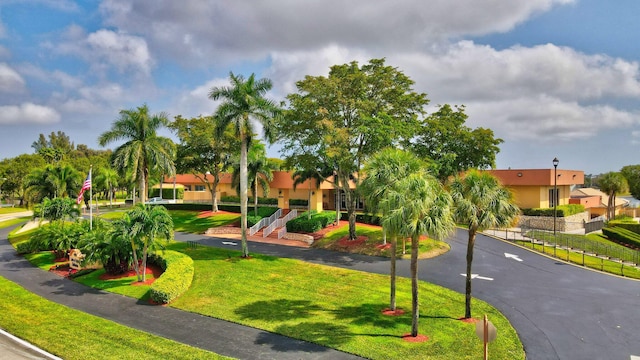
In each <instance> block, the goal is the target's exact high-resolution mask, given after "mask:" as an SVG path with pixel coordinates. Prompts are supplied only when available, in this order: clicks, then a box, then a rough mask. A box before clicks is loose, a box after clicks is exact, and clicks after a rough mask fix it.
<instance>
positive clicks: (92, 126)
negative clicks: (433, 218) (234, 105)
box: [0, 0, 640, 174]
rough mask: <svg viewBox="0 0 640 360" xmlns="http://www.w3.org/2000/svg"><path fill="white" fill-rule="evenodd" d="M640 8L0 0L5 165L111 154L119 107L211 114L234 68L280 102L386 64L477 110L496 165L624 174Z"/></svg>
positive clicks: (515, 1)
mask: <svg viewBox="0 0 640 360" xmlns="http://www.w3.org/2000/svg"><path fill="white" fill-rule="evenodd" d="M639 13H640V1H637V0H616V1H602V0H458V1H450V0H431V1H422V0H390V1H386V0H378V1H372V0H350V1H342V0H306V1H299V0H271V1H265V0H253V1H243V0H236V1H222V0H209V1H204V0H181V1H170V0H137V1H134V0H101V1H98V0H87V1H71V0H0V159H2V158H10V157H14V156H17V155H19V154H23V153H33V149H32V148H31V144H32V143H33V142H34V141H36V140H37V139H38V135H39V134H40V133H43V134H46V135H48V134H49V133H51V132H52V131H53V132H57V131H64V132H65V133H66V134H67V135H68V136H69V137H70V138H71V141H73V142H74V143H75V144H76V145H77V144H86V145H88V146H89V147H91V148H94V149H102V147H100V146H99V145H98V143H97V138H98V136H99V135H100V134H101V133H103V132H105V131H107V130H109V129H110V127H111V124H112V123H113V122H114V121H115V120H116V119H117V118H118V112H119V111H120V110H123V109H132V108H135V107H138V106H141V105H143V104H147V105H148V106H149V108H150V111H151V112H152V113H159V112H166V113H167V114H168V115H169V117H170V118H171V119H172V118H173V117H174V116H176V115H182V116H183V117H193V116H198V115H210V114H212V113H213V112H214V111H215V109H216V107H217V105H218V103H216V102H214V101H213V100H210V99H209V98H208V97H207V94H208V92H209V90H210V89H211V88H212V87H214V86H224V85H227V84H228V75H229V72H233V73H235V74H241V75H244V76H245V77H246V76H249V75H250V74H251V73H255V74H256V76H257V77H259V78H269V79H271V80H272V82H273V84H274V86H273V89H272V91H271V92H270V93H269V97H271V98H272V99H274V100H277V101H280V100H284V98H285V96H286V95H287V94H289V93H292V92H295V91H296V88H295V82H296V81H298V80H301V79H303V78H304V76H306V75H313V76H319V75H327V74H328V71H329V68H330V66H332V65H336V64H344V63H348V62H351V61H358V62H359V63H361V64H364V63H366V62H368V60H369V59H372V58H386V64H387V65H391V66H394V67H397V68H398V69H399V70H401V71H402V72H404V73H405V74H406V75H408V76H409V77H410V78H411V79H413V80H414V81H415V84H414V89H415V90H416V91H418V92H424V93H427V94H428V98H429V99H430V101H431V102H430V104H429V109H428V110H429V112H433V111H435V109H436V108H437V106H438V105H442V104H451V105H464V106H465V107H466V113H467V114H468V115H469V118H468V120H467V123H466V125H467V126H469V127H471V128H475V127H484V128H490V129H492V130H493V131H494V133H495V136H496V137H499V138H501V139H503V140H504V143H503V144H502V145H501V146H500V149H501V151H500V153H499V154H498V155H497V158H496V167H497V168H498V169H507V168H512V169H523V168H553V164H552V160H553V158H554V157H557V158H558V159H559V161H560V163H559V166H558V168H560V169H562V168H564V169H572V170H583V171H585V173H586V174H599V173H604V172H608V171H619V170H620V168H622V167H623V166H625V165H635V164H640V151H639V150H640V102H639V101H638V100H640V69H639V62H640V42H638V40H637V34H638V33H640V22H638V21H637V15H638V14H639ZM163 135H166V136H173V135H172V134H170V133H169V132H168V131H167V132H166V133H165V134H163ZM118 145H119V143H113V144H110V145H109V147H110V148H115V147H116V146H118ZM278 149H279V146H278V145H277V144H275V145H274V146H272V147H270V149H269V155H270V156H273V157H278V156H279V153H278Z"/></svg>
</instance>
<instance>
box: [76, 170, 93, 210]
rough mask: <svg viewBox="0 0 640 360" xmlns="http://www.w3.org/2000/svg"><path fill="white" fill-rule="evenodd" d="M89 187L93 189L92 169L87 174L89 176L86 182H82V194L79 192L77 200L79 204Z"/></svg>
mask: <svg viewBox="0 0 640 360" xmlns="http://www.w3.org/2000/svg"><path fill="white" fill-rule="evenodd" d="M88 189H91V170H89V174H88V175H87V178H86V179H85V180H84V183H83V184H82V189H80V194H78V200H77V203H78V204H80V203H81V202H82V195H83V194H84V192H85V191H86V190H88Z"/></svg>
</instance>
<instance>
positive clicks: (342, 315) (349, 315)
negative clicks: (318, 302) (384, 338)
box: [334, 303, 411, 329]
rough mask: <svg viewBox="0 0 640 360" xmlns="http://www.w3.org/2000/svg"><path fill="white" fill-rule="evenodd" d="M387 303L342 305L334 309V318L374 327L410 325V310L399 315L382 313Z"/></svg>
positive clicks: (385, 327)
mask: <svg viewBox="0 0 640 360" xmlns="http://www.w3.org/2000/svg"><path fill="white" fill-rule="evenodd" d="M386 308H388V305H387V304H382V303H376V304H360V305H356V306H342V307H340V308H338V309H336V310H334V314H335V316H336V319H338V320H347V321H350V322H351V323H353V324H356V325H373V326H374V327H376V328H383V329H394V328H396V327H398V325H401V326H403V325H407V324H408V325H409V326H411V310H409V311H407V312H405V313H404V314H403V315H400V316H387V315H384V314H382V311H383V310H384V309H386Z"/></svg>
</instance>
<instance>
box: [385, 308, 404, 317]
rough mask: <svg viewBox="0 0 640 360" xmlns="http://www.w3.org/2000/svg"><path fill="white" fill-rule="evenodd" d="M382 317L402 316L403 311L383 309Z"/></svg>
mask: <svg viewBox="0 0 640 360" xmlns="http://www.w3.org/2000/svg"><path fill="white" fill-rule="evenodd" d="M382 315H386V316H401V315H404V310H402V309H395V310H391V309H384V310H382Z"/></svg>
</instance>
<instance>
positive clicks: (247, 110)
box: [209, 73, 280, 257]
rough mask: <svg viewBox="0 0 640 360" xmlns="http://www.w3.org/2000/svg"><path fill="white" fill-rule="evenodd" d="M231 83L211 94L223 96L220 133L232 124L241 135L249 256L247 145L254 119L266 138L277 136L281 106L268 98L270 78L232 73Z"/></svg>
mask: <svg viewBox="0 0 640 360" xmlns="http://www.w3.org/2000/svg"><path fill="white" fill-rule="evenodd" d="M229 80H230V82H231V85H230V86H222V87H217V86H216V87H213V88H212V89H211V91H210V92H209V97H210V98H211V99H213V100H218V99H222V103H221V104H220V106H219V107H218V109H217V110H216V113H215V115H214V116H215V117H216V118H218V119H219V122H218V123H217V126H216V132H217V134H218V136H222V134H224V132H225V130H226V128H227V127H228V126H229V125H231V126H232V127H233V129H234V133H235V135H236V137H238V138H239V139H240V218H241V220H240V228H241V229H242V238H241V241H242V256H243V257H248V256H249V248H248V246H247V185H248V175H247V171H248V170H247V149H248V146H249V144H250V143H251V139H252V134H254V131H253V127H254V125H253V121H252V120H254V121H257V122H259V123H260V124H261V125H262V131H263V134H264V137H265V138H266V139H267V141H269V142H272V141H273V140H274V134H273V130H274V128H273V120H274V118H275V117H277V116H278V114H279V112H280V108H279V107H278V106H277V105H276V104H275V103H274V102H272V101H271V100H269V99H267V98H265V95H266V93H267V92H268V91H269V90H271V87H272V84H271V80H269V79H260V80H256V79H255V74H251V76H249V78H247V79H246V80H245V78H244V77H243V76H241V75H234V74H233V73H230V74H229Z"/></svg>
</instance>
